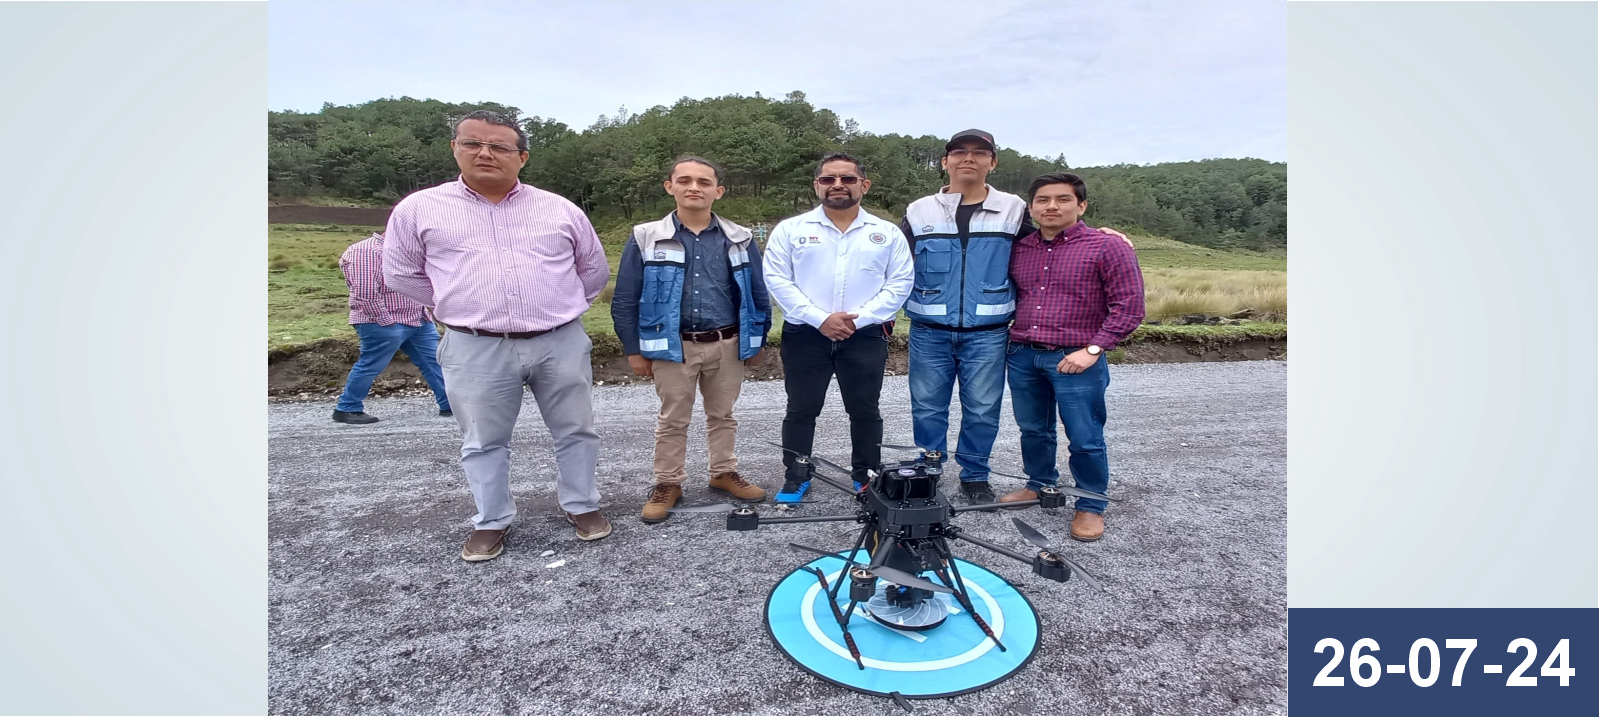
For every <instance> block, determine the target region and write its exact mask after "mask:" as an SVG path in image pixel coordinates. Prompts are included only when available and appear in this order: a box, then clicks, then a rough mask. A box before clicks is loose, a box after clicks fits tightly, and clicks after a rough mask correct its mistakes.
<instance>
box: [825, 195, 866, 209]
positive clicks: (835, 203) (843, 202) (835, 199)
mask: <svg viewBox="0 0 1599 717" xmlns="http://www.w3.org/2000/svg"><path fill="white" fill-rule="evenodd" d="M860 203H861V198H860V197H857V196H853V195H849V194H834V193H832V192H828V194H827V196H826V197H823V198H822V206H825V207H827V208H828V209H849V208H850V207H853V206H855V205H857V204H860Z"/></svg>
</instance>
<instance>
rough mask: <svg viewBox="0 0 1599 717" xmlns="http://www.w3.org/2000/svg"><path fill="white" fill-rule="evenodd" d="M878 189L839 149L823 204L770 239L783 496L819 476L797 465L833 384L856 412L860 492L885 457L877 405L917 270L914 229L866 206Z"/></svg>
mask: <svg viewBox="0 0 1599 717" xmlns="http://www.w3.org/2000/svg"><path fill="white" fill-rule="evenodd" d="M871 186H872V183H871V181H869V180H868V179H866V170H865V169H864V168H863V167H861V163H860V162H859V161H857V160H856V159H855V158H853V157H851V156H849V155H847V154H842V153H840V154H831V155H828V156H826V157H824V158H822V161H821V163H820V164H819V165H818V166H817V170H816V178H815V180H814V186H813V188H814V189H815V190H816V196H817V197H818V198H820V199H821V200H822V206H820V207H817V208H816V209H813V210H811V211H809V212H806V213H804V214H801V215H799V216H797V217H791V218H789V219H785V220H783V221H782V222H781V223H779V224H778V225H777V226H776V227H775V228H773V229H772V235H771V237H770V238H769V239H768V240H767V242H766V253H765V258H766V271H765V274H766V288H767V291H768V292H769V293H770V294H771V297H772V303H774V304H776V305H777V307H778V308H780V309H782V311H783V319H784V321H783V343H782V346H781V347H780V354H781V356H782V359H783V376H784V378H783V384H784V388H785V389H787V391H788V413H787V415H785V416H784V418H783V447H784V448H786V449H788V450H787V451H785V452H784V455H783V464H784V465H785V466H787V467H788V472H787V475H786V476H785V479H786V480H785V482H784V484H783V489H782V490H781V491H779V492H778V494H777V498H776V500H777V502H779V503H792V502H796V501H798V500H800V499H801V498H803V497H804V496H805V492H806V491H807V490H809V489H810V480H809V478H808V476H806V475H805V473H804V472H803V470H801V469H799V468H796V467H795V464H794V456H795V454H799V455H810V453H811V448H812V444H813V442H814V440H815V437H816V417H817V415H819V414H820V413H821V412H822V403H823V401H824V400H825V399H826V398H827V385H828V383H829V382H831V381H832V379H833V376H834V375H835V374H836V375H837V376H838V390H839V393H840V395H842V396H843V398H844V411H845V412H846V413H848V414H849V424H850V444H851V448H852V455H851V461H850V463H851V468H852V472H853V473H854V478H855V484H856V489H857V490H859V489H860V487H861V485H863V484H864V483H865V481H866V471H867V469H873V470H875V469H876V468H877V467H878V466H879V464H881V463H882V448H881V447H880V446H879V445H878V444H879V443H881V442H882V440H883V417H882V414H880V413H879V412H878V410H877V402H878V397H879V395H880V394H881V393H882V391H883V368H884V365H885V364H886V363H887V362H888V338H889V336H890V335H892V334H893V332H894V317H895V315H896V314H897V313H898V312H899V308H900V306H902V305H903V304H904V303H905V299H906V297H908V296H910V292H911V283H912V279H913V276H914V274H913V269H912V263H911V254H910V249H909V246H908V244H907V243H906V241H905V235H904V234H903V233H901V232H900V229H899V227H898V226H897V225H895V224H894V223H893V222H890V221H887V220H884V219H880V218H878V217H876V216H873V215H872V214H870V213H868V212H865V211H862V210H861V197H862V196H864V195H865V194H866V191H867V190H868V189H870V188H871Z"/></svg>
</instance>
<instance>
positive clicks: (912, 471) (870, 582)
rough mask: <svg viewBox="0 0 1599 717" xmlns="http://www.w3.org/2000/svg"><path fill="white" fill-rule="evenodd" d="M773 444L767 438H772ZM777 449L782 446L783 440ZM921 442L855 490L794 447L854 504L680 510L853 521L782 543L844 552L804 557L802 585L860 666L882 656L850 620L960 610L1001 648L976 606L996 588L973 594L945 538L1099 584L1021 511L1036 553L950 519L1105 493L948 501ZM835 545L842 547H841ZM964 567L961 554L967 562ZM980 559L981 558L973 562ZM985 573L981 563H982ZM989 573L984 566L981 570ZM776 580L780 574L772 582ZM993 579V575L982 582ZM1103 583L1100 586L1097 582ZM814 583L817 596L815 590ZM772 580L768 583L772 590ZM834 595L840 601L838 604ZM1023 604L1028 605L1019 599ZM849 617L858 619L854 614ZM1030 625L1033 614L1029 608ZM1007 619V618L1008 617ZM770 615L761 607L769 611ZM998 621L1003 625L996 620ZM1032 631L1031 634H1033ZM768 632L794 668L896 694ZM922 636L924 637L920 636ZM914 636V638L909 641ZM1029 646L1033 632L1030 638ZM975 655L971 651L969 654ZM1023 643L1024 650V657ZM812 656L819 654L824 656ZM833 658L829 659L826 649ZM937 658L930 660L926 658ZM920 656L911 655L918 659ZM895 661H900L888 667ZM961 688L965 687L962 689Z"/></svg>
mask: <svg viewBox="0 0 1599 717" xmlns="http://www.w3.org/2000/svg"><path fill="white" fill-rule="evenodd" d="M774 445H775V444H774ZM884 447H885V448H896V449H907V447H902V446H887V445H885V446H884ZM785 450H786V449H785ZM916 450H920V455H918V456H917V457H916V458H914V459H911V460H905V461H897V462H892V463H888V462H885V463H883V464H882V465H881V467H880V470H878V471H875V472H869V476H870V480H869V481H868V482H867V484H866V485H865V486H864V487H863V488H862V489H861V490H859V491H856V490H852V489H851V488H850V487H849V486H848V485H846V484H844V483H841V482H839V481H837V480H834V479H832V478H830V477H829V476H827V475H824V474H822V473H820V472H819V471H818V468H819V467H825V468H829V469H831V470H834V471H836V472H838V473H840V474H842V475H843V476H846V478H845V479H846V480H847V479H848V478H847V476H849V475H850V472H849V471H847V470H845V469H844V468H842V467H841V466H838V465H836V464H833V463H832V462H830V461H828V460H826V459H825V458H821V457H813V456H803V455H799V454H796V463H798V464H800V465H803V466H806V467H807V470H808V471H809V472H810V475H811V477H812V478H813V479H816V480H820V481H821V482H823V483H825V484H827V485H829V486H832V487H834V488H837V489H839V490H841V491H844V492H846V493H848V494H850V495H851V496H852V498H853V499H854V500H855V501H856V504H857V508H856V510H855V512H854V513H848V514H837V515H819V516H792V517H787V516H785V517H771V518H769V517H765V516H762V515H760V514H758V513H757V512H756V511H755V510H754V509H753V508H751V507H749V506H732V505H726V504H724V506H725V508H722V507H718V506H704V507H700V508H698V509H696V508H685V509H682V510H686V511H690V512H696V511H703V510H713V509H727V510H728V516H727V529H728V530H734V531H744V530H756V529H758V528H759V527H760V526H762V525H776V524H783V523H817V522H854V523H858V524H860V525H861V530H860V532H859V533H858V535H857V536H856V539H855V541H854V545H853V547H852V548H851V549H849V550H847V551H839V552H832V551H827V550H823V549H820V548H814V547H810V546H805V545H799V544H791V545H792V546H793V547H795V548H799V549H802V550H806V551H809V552H812V553H816V554H819V555H822V556H826V557H830V558H836V559H838V560H841V561H843V563H844V566H843V569H842V570H839V571H838V572H837V573H836V574H835V575H834V576H829V575H828V574H827V573H826V572H824V571H823V570H822V569H820V568H818V567H813V566H805V567H802V568H800V570H802V571H805V572H809V573H812V574H813V575H814V576H815V581H813V583H814V584H813V585H812V590H813V592H810V593H807V595H809V596H810V598H809V599H812V600H821V601H825V602H827V603H829V609H827V610H825V611H823V613H821V614H830V615H831V617H832V618H833V621H834V622H836V623H837V630H838V634H839V636H840V637H842V639H843V642H844V645H845V646H846V649H847V652H846V651H837V652H839V653H840V654H841V655H842V654H847V655H848V658H849V659H852V660H853V661H854V663H855V665H854V666H855V668H856V669H858V670H861V671H863V672H865V671H867V670H868V666H867V665H868V663H869V662H870V663H873V664H883V663H882V662H881V660H874V659H872V658H869V657H863V655H862V654H861V651H860V649H859V648H858V647H857V644H856V640H855V636H854V635H853V634H852V633H851V628H852V625H853V626H854V627H855V628H857V629H859V628H860V627H861V626H862V624H863V623H865V622H870V623H876V624H877V625H880V626H882V627H884V628H887V629H890V630H894V631H899V632H902V633H928V634H932V633H936V632H940V631H942V630H948V629H950V628H947V627H941V626H944V625H946V624H948V622H949V620H950V619H951V618H954V617H955V616H956V615H957V614H958V613H963V614H964V615H963V616H961V617H959V618H958V619H960V620H969V621H970V623H969V624H974V625H975V626H976V627H977V628H978V629H979V630H981V634H982V638H984V639H986V640H987V641H991V642H992V646H993V648H994V649H997V651H998V653H1004V652H1005V651H1006V650H1007V649H1008V648H1007V646H1006V644H1005V642H1003V641H1002V639H1001V635H1000V634H999V633H998V632H996V630H994V629H992V628H991V627H990V625H989V624H988V621H986V620H985V619H984V618H983V616H982V614H980V613H981V612H988V614H989V615H990V617H991V618H993V617H995V615H994V614H993V612H992V606H993V605H994V604H995V603H994V598H992V597H991V596H990V593H992V592H995V590H988V591H980V594H979V597H980V598H981V600H974V592H973V589H972V588H973V584H972V582H971V581H970V580H968V579H964V578H963V577H962V575H961V570H960V567H959V565H958V564H957V562H958V561H957V560H956V558H955V555H954V554H953V553H952V552H951V550H950V541H951V540H955V541H964V542H968V543H971V544H973V545H977V546H979V547H982V548H986V549H988V550H991V551H994V552H997V553H1000V554H1001V555H1005V556H1007V557H1010V558H1013V559H1015V560H1018V561H1020V562H1022V563H1026V564H1028V565H1029V566H1030V567H1031V568H1032V570H1033V572H1034V573H1035V574H1037V575H1039V576H1040V577H1043V578H1046V579H1049V580H1054V581H1057V582H1066V581H1067V580H1068V579H1070V577H1071V576H1072V575H1073V573H1076V574H1077V575H1079V576H1080V577H1081V578H1082V579H1083V581H1084V582H1087V583H1088V584H1089V585H1090V586H1092V587H1095V588H1099V587H1100V586H1099V583H1098V581H1096V580H1094V579H1093V577H1091V576H1089V575H1088V573H1087V572H1085V571H1083V570H1082V568H1081V566H1078V565H1077V564H1076V563H1074V562H1072V561H1071V560H1069V559H1067V558H1065V557H1064V556H1060V555H1056V554H1054V553H1051V552H1050V551H1049V550H1048V548H1049V547H1050V545H1049V540H1048V539H1047V538H1045V537H1044V536H1043V535H1042V534H1041V533H1039V532H1038V531H1036V530H1034V529H1033V528H1032V527H1031V526H1028V525H1027V524H1026V523H1023V522H1021V521H1020V520H1014V519H1013V520H1014V522H1015V523H1016V527H1017V529H1018V530H1019V531H1021V533H1022V537H1023V538H1024V539H1025V540H1027V541H1028V542H1029V543H1032V544H1033V545H1035V546H1037V547H1038V548H1039V551H1038V553H1037V554H1036V555H1024V554H1021V553H1017V552H1014V551H1011V550H1008V549H1006V548H1004V547H1001V546H999V545H995V544H993V543H990V542H988V541H985V540H981V539H978V538H976V537H973V536H971V535H968V534H966V533H965V531H963V530H962V529H961V528H959V527H958V526H956V525H955V524H954V519H955V518H956V517H957V516H958V515H959V514H960V513H963V512H967V511H972V510H995V509H999V508H1001V507H1004V508H1027V507H1031V506H1035V505H1036V506H1040V507H1044V508H1059V507H1064V506H1065V504H1066V497H1067V495H1068V494H1071V495H1086V496H1088V497H1093V498H1099V499H1102V500H1104V499H1107V497H1106V496H1103V495H1100V494H1097V493H1089V492H1087V491H1080V490H1077V489H1075V488H1064V487H1063V488H1051V487H1046V488H1044V489H1043V490H1041V491H1040V495H1039V498H1038V499H1037V500H1032V501H1022V502H1019V503H1009V504H1005V505H1004V506H998V505H992V504H989V505H968V506H961V507H956V506H954V505H951V503H950V502H949V500H948V499H947V498H946V497H945V496H944V495H943V494H942V493H941V492H940V491H939V479H940V477H941V476H942V475H943V461H944V454H943V453H941V452H938V451H930V450H925V449H916ZM841 553H842V554H841ZM862 553H864V554H865V555H866V556H869V560H868V561H867V562H864V563H863V562H861V561H860V560H859V556H860V555H861V554H862ZM971 567H973V565H972V564H970V563H968V568H971ZM977 567H980V566H977ZM983 572H984V573H985V574H987V571H983ZM987 575H989V576H990V577H994V576H992V575H991V574H987ZM785 581H787V578H785V579H784V581H780V583H779V585H780V586H781V585H782V584H783V583H784V582H785ZM1000 583H1001V585H1002V586H1003V587H996V590H1003V589H1006V588H1009V587H1010V586H1009V585H1008V583H1007V582H1005V581H1003V579H1000ZM990 584H991V585H992V583H990ZM1100 589H1102V588H1100ZM816 590H819V591H820V593H821V595H818V594H817V593H816V592H814V591H816ZM776 593H777V588H774V596H775V595H776ZM1017 599H1018V600H1019V601H1020V603H1021V604H1027V602H1026V600H1025V598H1021V597H1020V595H1019V593H1018V594H1017ZM840 602H844V603H845V604H844V605H843V606H842V607H841V606H840V604H839V603H840ZM979 602H983V603H985V605H986V606H988V607H986V608H985V609H984V610H982V611H980V610H979V608H978V603H979ZM1028 609H1029V610H1030V605H1029V607H1028ZM856 618H860V619H859V620H857V619H856ZM1031 618H1032V620H1033V621H1034V625H1035V627H1036V615H1031ZM1014 622H1015V618H1013V623H1014ZM768 626H769V628H770V627H771V624H770V615H769V620H768ZM808 627H809V628H810V630H811V635H812V636H813V637H817V638H818V639H820V636H819V635H817V633H816V630H817V629H819V628H818V627H817V626H816V625H815V624H814V622H813V623H808ZM1001 629H1003V626H1002V625H1001ZM1035 637H1036V636H1035ZM773 638H774V639H776V640H778V643H779V647H782V648H783V649H784V651H785V653H787V654H789V656H790V657H791V658H793V659H795V661H796V662H797V663H799V664H800V665H801V667H805V668H806V669H807V671H810V672H812V673H813V674H817V675H818V676H823V677H824V679H829V681H833V682H835V683H837V684H842V685H845V686H848V687H852V688H854V689H860V690H862V691H866V692H870V693H873V694H884V695H890V694H892V695H895V696H900V693H899V692H898V691H895V692H892V693H890V692H887V691H878V690H875V689H872V688H866V687H862V686H860V685H859V684H854V683H850V682H847V681H843V680H839V679H834V678H830V677H826V676H824V675H823V673H822V672H821V671H819V670H817V669H812V667H811V666H807V665H806V664H805V662H803V661H801V660H800V659H799V658H797V657H795V653H794V652H793V651H791V650H790V649H789V648H788V646H785V645H784V644H783V640H782V639H779V637H778V633H777V632H775V631H774V632H773ZM924 639H925V638H924ZM918 644H920V643H918ZM1032 647H1033V648H1034V649H1036V639H1035V642H1034V644H1033V646H1032ZM974 654H976V653H974ZM1030 656H1031V649H1029V650H1028V655H1027V657H1029V658H1030ZM821 659H827V657H826V656H824V657H823V658H821ZM835 659H836V658H835ZM937 662H944V661H939V660H933V661H931V662H929V663H928V664H932V663H937ZM918 664H919V663H918ZM1022 664H1025V660H1020V661H1017V662H1016V664H1015V665H1014V667H1012V668H1010V669H1009V671H1008V672H1005V673H1004V675H1003V676H1002V677H1000V678H999V679H1004V677H1008V676H1009V674H1011V673H1012V672H1014V671H1015V670H1016V669H1020V667H1021V665H1022ZM893 669H895V670H902V669H903V668H893ZM999 679H994V680H992V681H989V682H987V683H984V684H981V685H980V686H977V687H973V688H971V689H982V688H983V687H987V686H989V685H991V684H994V683H995V682H998V681H999ZM963 691H970V689H968V690H963ZM958 693H959V692H953V693H939V694H931V693H929V694H919V695H914V696H942V695H943V694H958Z"/></svg>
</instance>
